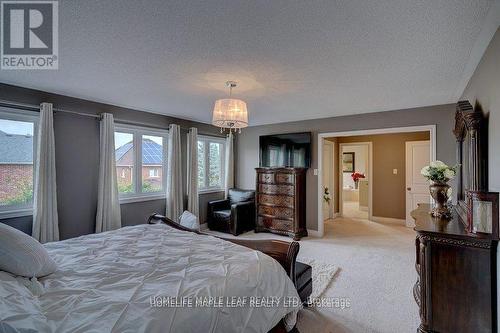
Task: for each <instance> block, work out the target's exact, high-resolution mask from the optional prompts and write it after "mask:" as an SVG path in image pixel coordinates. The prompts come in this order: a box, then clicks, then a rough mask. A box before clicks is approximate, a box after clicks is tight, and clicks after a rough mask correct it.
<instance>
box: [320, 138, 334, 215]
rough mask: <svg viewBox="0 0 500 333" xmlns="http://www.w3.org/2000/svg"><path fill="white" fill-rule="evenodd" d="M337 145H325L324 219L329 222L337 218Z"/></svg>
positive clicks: (327, 143) (325, 143)
mask: <svg viewBox="0 0 500 333" xmlns="http://www.w3.org/2000/svg"><path fill="white" fill-rule="evenodd" d="M334 156H335V145H334V143H333V142H331V141H328V140H325V142H324V144H323V165H322V170H323V188H322V190H323V196H322V201H323V219H324V220H329V219H333V218H334V217H335V212H334V211H335V203H334V201H333V200H334V186H335V181H334V175H335V158H334Z"/></svg>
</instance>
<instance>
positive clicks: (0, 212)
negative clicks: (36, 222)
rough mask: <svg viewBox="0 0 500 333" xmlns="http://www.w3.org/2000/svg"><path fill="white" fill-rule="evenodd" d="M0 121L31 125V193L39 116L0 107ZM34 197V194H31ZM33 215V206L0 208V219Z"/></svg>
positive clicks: (29, 112) (34, 113)
mask: <svg viewBox="0 0 500 333" xmlns="http://www.w3.org/2000/svg"><path fill="white" fill-rule="evenodd" d="M0 119H2V120H13V121H24V122H30V123H33V178H32V179H33V191H34V190H35V181H36V180H35V165H36V155H37V154H36V149H37V140H38V123H39V119H40V115H39V114H38V113H37V112H32V111H25V110H18V109H13V108H7V107H0ZM33 195H34V193H33ZM30 215H33V204H24V205H10V206H0V219H7V218H14V217H21V216H30Z"/></svg>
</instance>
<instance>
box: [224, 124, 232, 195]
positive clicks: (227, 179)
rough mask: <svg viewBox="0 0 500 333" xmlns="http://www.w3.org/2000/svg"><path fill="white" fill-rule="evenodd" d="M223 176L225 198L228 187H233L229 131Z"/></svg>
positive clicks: (230, 134) (230, 135)
mask: <svg viewBox="0 0 500 333" xmlns="http://www.w3.org/2000/svg"><path fill="white" fill-rule="evenodd" d="M225 162H226V163H225V166H224V167H225V171H226V172H225V173H224V175H225V177H224V191H225V195H226V198H227V196H228V193H229V189H231V188H233V187H234V155H233V133H231V132H229V135H228V136H227V138H226V156H225Z"/></svg>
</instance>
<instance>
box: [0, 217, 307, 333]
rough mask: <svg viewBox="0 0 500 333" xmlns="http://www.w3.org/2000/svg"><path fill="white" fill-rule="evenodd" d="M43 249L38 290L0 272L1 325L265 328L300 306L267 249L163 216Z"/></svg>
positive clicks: (14, 328) (17, 328) (41, 328)
mask: <svg viewBox="0 0 500 333" xmlns="http://www.w3.org/2000/svg"><path fill="white" fill-rule="evenodd" d="M45 247H46V248H47V250H48V251H49V254H50V255H51V256H52V258H53V259H54V260H55V261H56V263H57V265H58V270H57V271H56V272H55V273H53V274H51V275H49V276H47V277H44V278H40V279H39V282H40V283H41V284H42V285H43V288H44V292H43V294H42V295H41V296H39V297H35V296H33V294H32V293H31V292H30V291H29V290H28V289H27V288H26V287H25V286H24V284H23V283H25V282H26V279H22V278H19V277H17V278H16V277H14V276H12V275H10V274H8V273H6V272H1V271H0V332H21V331H22V332H27V331H33V332H35V331H36V332H268V331H269V330H270V329H271V328H272V327H274V326H275V325H276V324H277V323H278V322H279V321H280V320H281V319H282V318H284V317H286V321H287V323H288V325H289V327H292V326H293V324H294V323H295V320H296V314H297V311H298V310H299V309H300V308H301V305H300V303H298V302H297V301H296V300H297V299H299V298H298V297H299V296H298V294H297V291H296V290H295V287H294V285H293V283H292V281H291V280H290V279H289V278H288V277H287V275H286V273H285V270H284V269H283V268H282V267H281V265H280V264H279V263H278V262H277V261H275V260H274V259H272V258H271V257H269V256H267V255H265V254H263V253H261V252H259V251H254V250H251V249H248V248H246V247H243V246H240V245H236V244H233V243H231V242H228V241H224V240H221V239H218V238H215V237H212V236H207V235H198V234H195V233H191V232H185V231H180V230H177V229H174V228H172V227H170V226H167V225H163V224H159V225H139V226H132V227H124V228H121V229H119V230H115V231H111V232H104V233H100V234H93V235H87V236H82V237H78V238H73V239H69V240H65V241H60V242H54V243H47V244H45Z"/></svg>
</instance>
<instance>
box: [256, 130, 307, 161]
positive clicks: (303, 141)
mask: <svg viewBox="0 0 500 333" xmlns="http://www.w3.org/2000/svg"><path fill="white" fill-rule="evenodd" d="M259 141H260V163H259V164H260V166H261V167H263V168H274V167H292V168H309V167H310V165H311V132H305V133H288V134H275V135H266V136H261V137H260V138H259Z"/></svg>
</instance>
